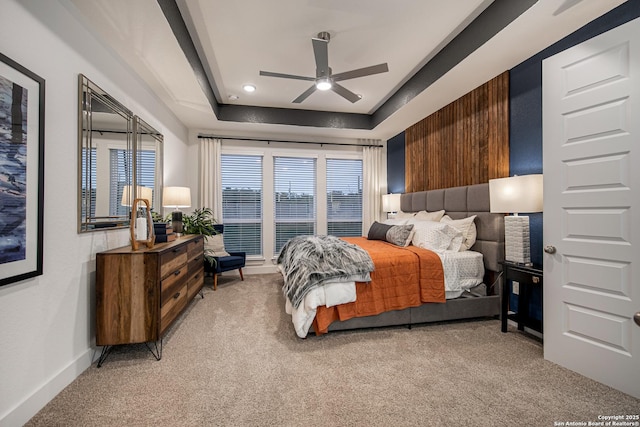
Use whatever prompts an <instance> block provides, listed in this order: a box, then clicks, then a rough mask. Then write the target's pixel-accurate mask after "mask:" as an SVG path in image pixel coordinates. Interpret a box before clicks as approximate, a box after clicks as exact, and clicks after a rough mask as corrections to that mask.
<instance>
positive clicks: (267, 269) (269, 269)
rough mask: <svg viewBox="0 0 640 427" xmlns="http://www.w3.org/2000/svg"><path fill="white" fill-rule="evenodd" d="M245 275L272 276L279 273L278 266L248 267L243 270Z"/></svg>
mask: <svg viewBox="0 0 640 427" xmlns="http://www.w3.org/2000/svg"><path fill="white" fill-rule="evenodd" d="M242 272H243V273H246V274H271V273H277V272H278V266H276V265H256V266H250V265H247V266H246V267H244V268H243V269H242Z"/></svg>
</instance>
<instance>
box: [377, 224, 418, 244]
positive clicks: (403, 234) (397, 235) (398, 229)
mask: <svg viewBox="0 0 640 427" xmlns="http://www.w3.org/2000/svg"><path fill="white" fill-rule="evenodd" d="M412 230H413V224H407V225H389V224H382V223H380V222H378V221H375V222H374V223H373V224H371V227H369V233H368V234H367V239H369V240H382V241H385V242H388V243H391V244H393V245H396V246H407V245H408V244H409V243H410V242H411V236H412V233H411V231H412Z"/></svg>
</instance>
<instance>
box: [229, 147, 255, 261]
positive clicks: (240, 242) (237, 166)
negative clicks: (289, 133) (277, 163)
mask: <svg viewBox="0 0 640 427" xmlns="http://www.w3.org/2000/svg"><path fill="white" fill-rule="evenodd" d="M220 161H221V174H222V216H223V218H224V244H225V249H226V250H227V252H229V251H231V252H233V251H244V252H246V253H247V255H262V156H245V155H229V154H223V155H222V156H221V157H220Z"/></svg>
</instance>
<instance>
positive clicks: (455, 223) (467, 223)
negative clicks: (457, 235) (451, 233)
mask: <svg viewBox="0 0 640 427" xmlns="http://www.w3.org/2000/svg"><path fill="white" fill-rule="evenodd" d="M476 216H477V215H471V216H469V217H466V218H462V219H451V217H450V216H449V215H445V216H443V217H442V219H441V220H440V222H443V223H445V224H448V225H450V226H451V227H454V228H455V229H457V230H459V231H460V232H461V233H462V236H463V241H462V246H460V251H467V250H469V249H471V246H473V245H474V243H476V237H477V235H478V232H477V229H476V224H475V222H474V220H475V219H476Z"/></svg>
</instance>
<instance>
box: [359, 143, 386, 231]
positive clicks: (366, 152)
mask: <svg viewBox="0 0 640 427" xmlns="http://www.w3.org/2000/svg"><path fill="white" fill-rule="evenodd" d="M360 143H361V144H372V145H375V144H380V141H378V140H360ZM382 154H383V152H382V147H363V150H362V175H363V177H362V178H363V180H362V181H363V184H364V185H363V188H362V234H363V236H366V235H367V233H368V232H369V227H371V224H373V222H374V221H379V220H380V218H381V213H382V206H381V203H382V201H381V198H382V187H383V183H382V179H381V171H382V170H383V169H382V168H383V167H384V165H383V164H382V162H383V155H382ZM384 186H385V187H386V183H385V184H384Z"/></svg>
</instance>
